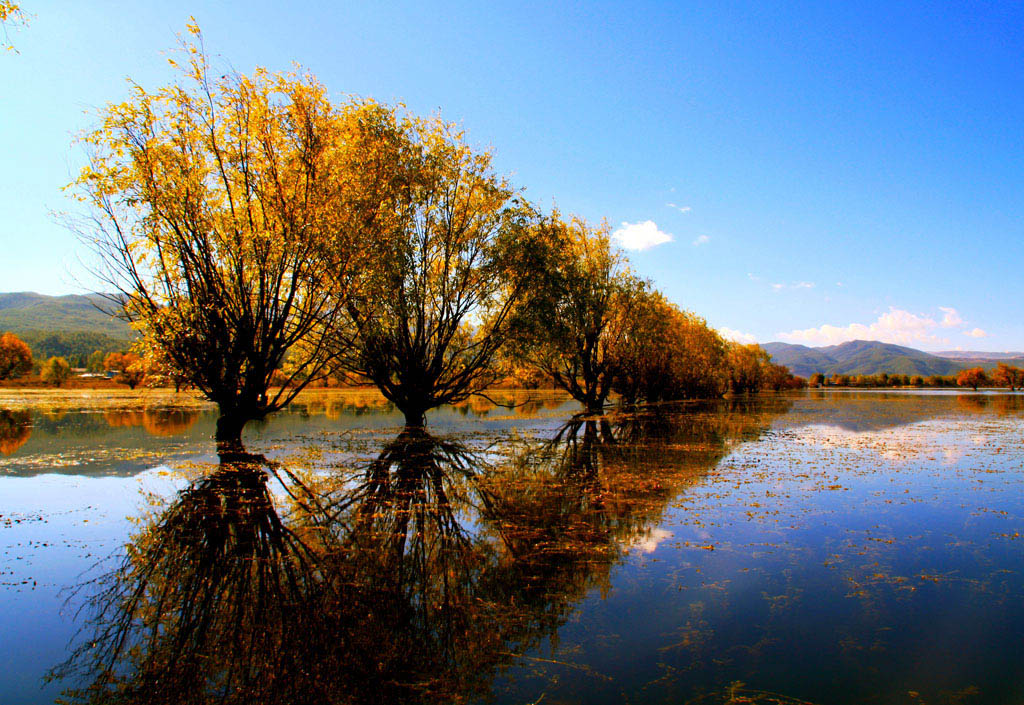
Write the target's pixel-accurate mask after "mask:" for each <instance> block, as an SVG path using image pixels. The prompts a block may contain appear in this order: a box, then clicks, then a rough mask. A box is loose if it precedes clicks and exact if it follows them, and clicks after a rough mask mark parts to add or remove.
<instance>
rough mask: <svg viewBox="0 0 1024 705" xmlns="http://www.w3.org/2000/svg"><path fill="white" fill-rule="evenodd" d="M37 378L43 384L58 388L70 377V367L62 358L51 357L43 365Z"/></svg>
mask: <svg viewBox="0 0 1024 705" xmlns="http://www.w3.org/2000/svg"><path fill="white" fill-rule="evenodd" d="M39 376H40V377H41V378H42V380H43V382H45V383H47V384H52V385H53V386H55V387H59V386H61V385H62V384H64V382H66V381H67V379H68V377H70V376H71V365H69V364H68V361H67V360H65V359H64V358H63V357H51V358H50V359H49V360H47V361H46V362H44V363H43V366H42V369H41V370H40V372H39Z"/></svg>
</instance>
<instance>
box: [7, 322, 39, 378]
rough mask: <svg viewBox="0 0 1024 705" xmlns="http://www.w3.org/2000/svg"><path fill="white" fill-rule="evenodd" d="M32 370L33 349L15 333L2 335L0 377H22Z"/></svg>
mask: <svg viewBox="0 0 1024 705" xmlns="http://www.w3.org/2000/svg"><path fill="white" fill-rule="evenodd" d="M31 370H32V351H31V350H29V347H28V345H26V344H25V343H24V341H22V340H21V338H19V337H18V336H16V335H14V333H4V334H3V335H0V379H11V378H12V377H20V376H21V375H23V374H27V373H28V372H30V371H31Z"/></svg>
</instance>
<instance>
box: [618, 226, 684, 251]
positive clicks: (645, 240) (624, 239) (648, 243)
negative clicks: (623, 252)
mask: <svg viewBox="0 0 1024 705" xmlns="http://www.w3.org/2000/svg"><path fill="white" fill-rule="evenodd" d="M612 238H614V239H615V240H616V241H617V242H618V243H619V244H620V245H622V246H623V247H624V248H626V249H627V250H646V249H649V248H651V247H655V246H656V245H663V244H664V243H666V242H672V236H671V235H669V234H668V233H663V232H662V231H660V230H658V226H657V225H656V224H655V222H654V221H653V220H645V221H644V222H642V223H623V224H622V227H621V228H619V229H618V230H616V231H615V232H614V233H612Z"/></svg>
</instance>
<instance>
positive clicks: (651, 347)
mask: <svg viewBox="0 0 1024 705" xmlns="http://www.w3.org/2000/svg"><path fill="white" fill-rule="evenodd" d="M725 352H726V343H725V341H724V340H722V338H721V336H719V335H718V333H717V332H716V331H714V330H713V329H711V328H709V327H708V325H707V323H706V322H705V321H704V319H702V318H700V317H699V316H696V315H694V314H693V313H690V312H688V311H683V310H682V309H680V308H679V307H678V306H676V305H675V304H673V303H672V302H670V301H668V300H667V299H666V298H665V297H664V296H663V295H662V294H661V293H660V292H658V291H652V290H649V289H646V288H645V289H644V290H643V291H642V292H641V293H640V295H639V296H638V300H637V302H636V305H635V306H634V307H633V313H632V316H631V319H630V324H629V327H628V329H627V335H626V336H625V337H624V340H623V342H622V344H621V345H620V347H619V351H618V353H617V357H618V360H619V362H618V368H619V369H618V374H617V376H616V381H615V385H614V389H615V391H616V392H617V393H618V394H620V395H621V397H622V400H623V402H625V403H627V404H629V403H632V402H635V401H641V400H642V401H648V402H654V401H666V400H671V399H688V398H689V399H692V398H711V397H716V396H719V395H721V393H722V392H723V391H724V389H725V382H726V369H725Z"/></svg>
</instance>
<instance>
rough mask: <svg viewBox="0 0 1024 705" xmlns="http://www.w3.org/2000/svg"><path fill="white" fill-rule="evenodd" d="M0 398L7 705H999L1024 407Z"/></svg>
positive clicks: (1018, 578)
mask: <svg viewBox="0 0 1024 705" xmlns="http://www.w3.org/2000/svg"><path fill="white" fill-rule="evenodd" d="M499 400H501V401H507V402H510V403H514V404H515V406H514V408H504V407H500V406H495V405H493V404H491V403H490V402H485V401H473V402H471V403H468V404H465V405H462V406H460V407H448V408H442V409H438V410H436V411H435V412H433V413H432V414H430V415H428V426H427V429H426V431H425V432H414V431H410V430H407V429H403V428H402V427H401V418H402V417H401V415H400V414H399V413H398V412H396V411H395V410H394V409H393V408H391V407H390V406H389V405H387V404H386V403H384V402H383V401H382V400H381V399H380V398H379V397H377V396H376V395H375V394H373V393H367V392H310V393H305V394H303V395H302V396H301V397H300V398H299V400H298V401H297V402H296V403H295V404H293V406H292V407H290V408H289V409H288V410H286V411H284V412H281V413H279V414H276V415H274V416H272V417H271V418H269V419H267V420H265V421H263V422H260V423H254V424H250V426H249V427H247V429H246V434H245V444H246V451H247V452H245V453H242V452H236V453H231V454H226V455H224V456H221V457H218V455H217V454H216V452H215V448H214V444H213V442H212V440H211V437H212V433H213V426H214V420H215V415H214V414H213V412H212V410H211V409H210V407H208V406H207V405H204V404H201V403H199V402H197V401H195V400H191V399H189V398H186V397H183V396H182V397H176V396H174V395H162V394H159V393H147V394H143V395H136V394H120V393H109V394H108V393H106V392H103V393H93V394H84V393H82V394H74V393H67V394H61V393H54V394H35V395H31V394H30V395H25V394H22V395H20V396H19V395H18V394H15V393H14V392H12V391H4V392H2V393H0V635H2V636H0V663H3V664H4V668H3V669H2V671H0V694H2V697H0V701H2V702H3V703H5V704H12V703H51V702H54V701H55V700H57V699H60V698H63V699H64V700H67V701H71V702H79V701H86V702H99V701H102V702H125V703H128V702H140V703H141V702H160V703H163V702H189V703H195V702H215V701H216V702H240V703H243V702H280V703H295V702H311V703H312V702H318V703H319V702H366V703H374V702H380V703H386V702H424V703H432V702H468V703H475V702H481V703H482V702H496V703H510V704H511V703H520V704H525V703H538V702H541V703H545V704H548V703H701V704H704V703H791V704H795V703H816V704H822V705H824V704H826V703H827V704H836V703H912V704H923V703H927V704H930V705H932V704H936V703H947V704H950V705H952V704H953V703H964V704H970V703H1009V702H1021V701H1024V658H1022V657H1021V656H1020V655H1019V652H1018V651H1017V648H1019V646H1018V644H1019V635H1020V634H1021V633H1022V632H1024V599H1022V598H1024V551H1022V546H1024V543H1022V540H1021V532H1022V531H1024V521H1022V518H1024V487H1022V482H1024V434H1022V433H1021V431H1022V429H1024V396H1022V395H1018V394H1008V393H978V394H961V393H955V392H938V391H934V392H930V391H893V392H871V391H851V392H842V391H837V392H832V391H814V390H812V391H807V392H801V393H792V394H779V395H764V396H760V397H752V398H747V399H728V400H721V401H715V402H699V403H698V402H693V403H684V404H666V405H658V406H652V407H648V408H644V409H642V410H637V411H634V412H623V411H613V412H610V413H609V414H608V415H606V416H604V417H600V418H586V419H584V418H578V417H574V414H575V413H576V412H577V411H578V407H577V406H576V405H575V404H574V403H573V402H571V401H569V400H567V399H566V398H565V397H562V396H560V395H558V394H555V393H551V392H540V393H535V394H534V395H533V396H530V395H527V394H526V393H518V394H516V395H507V396H505V397H502V398H501V399H499Z"/></svg>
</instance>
